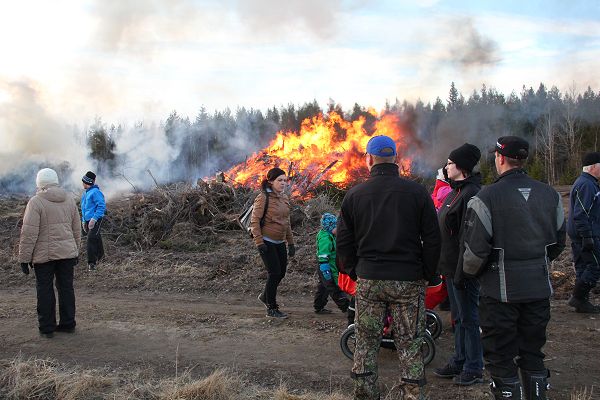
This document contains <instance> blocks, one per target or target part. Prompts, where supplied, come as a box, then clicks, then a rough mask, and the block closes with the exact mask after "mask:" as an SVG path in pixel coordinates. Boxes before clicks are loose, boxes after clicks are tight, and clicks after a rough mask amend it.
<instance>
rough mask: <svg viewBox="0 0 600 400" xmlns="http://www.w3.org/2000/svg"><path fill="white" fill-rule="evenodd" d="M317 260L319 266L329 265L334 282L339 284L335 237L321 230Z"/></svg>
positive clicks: (318, 238)
mask: <svg viewBox="0 0 600 400" xmlns="http://www.w3.org/2000/svg"><path fill="white" fill-rule="evenodd" d="M317 260H318V262H319V264H324V263H328V264H329V267H330V268H331V275H332V276H333V281H334V282H335V284H336V285H337V283H338V269H337V266H336V265H335V236H333V234H331V233H329V232H327V231H326V230H324V229H321V230H320V231H319V233H318V234H317Z"/></svg>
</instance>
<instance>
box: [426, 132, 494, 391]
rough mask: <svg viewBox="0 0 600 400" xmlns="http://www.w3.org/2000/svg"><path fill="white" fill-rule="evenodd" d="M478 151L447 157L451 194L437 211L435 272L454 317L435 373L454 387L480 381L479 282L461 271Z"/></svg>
mask: <svg viewBox="0 0 600 400" xmlns="http://www.w3.org/2000/svg"><path fill="white" fill-rule="evenodd" d="M480 158H481V151H480V150H479V149H478V148H477V147H476V146H474V145H472V144H469V143H465V144H464V145H462V146H460V147H459V148H457V149H454V150H453V151H452V152H451V153H450V155H449V156H448V163H447V164H446V173H447V175H448V179H449V181H450V187H452V191H451V192H450V194H449V195H448V197H446V199H445V200H444V203H443V204H442V206H441V207H440V210H439V212H438V218H439V223H440V230H441V236H442V252H441V255H440V263H439V265H438V272H439V273H441V274H442V275H444V276H445V277H446V281H447V286H448V298H449V299H450V309H451V311H452V316H453V318H454V354H453V355H452V357H451V358H450V360H449V361H448V363H447V364H446V365H445V366H444V367H441V368H437V369H435V371H434V374H435V375H437V376H439V377H441V378H454V383H456V384H457V385H463V386H466V385H472V384H474V383H481V382H483V375H482V373H483V350H482V348H481V337H480V335H479V312H478V310H477V307H478V306H479V283H478V282H477V280H476V279H468V278H465V276H464V274H463V271H462V254H461V251H460V249H461V248H463V246H464V244H463V231H464V217H465V214H466V210H467V203H468V202H469V200H471V198H472V197H473V196H475V195H476V194H477V192H479V189H481V174H480V173H478V172H476V173H473V169H474V168H475V166H476V165H477V164H478V163H479V159H480Z"/></svg>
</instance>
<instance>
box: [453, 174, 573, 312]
mask: <svg viewBox="0 0 600 400" xmlns="http://www.w3.org/2000/svg"><path fill="white" fill-rule="evenodd" d="M565 239H566V234H565V218H564V209H563V205H562V201H561V198H560V195H559V194H558V193H557V192H556V191H555V190H554V189H553V188H552V187H550V186H548V185H546V184H544V183H541V182H538V181H536V180H535V179H532V178H530V177H529V176H527V174H526V173H525V171H523V170H522V169H512V170H510V171H507V172H505V173H504V174H502V175H500V177H498V179H497V180H496V182H494V183H493V184H491V185H489V186H486V187H484V188H483V189H481V191H480V192H479V193H478V194H477V195H476V196H475V197H473V198H472V199H471V201H469V204H468V206H467V215H466V222H465V233H464V246H465V251H464V255H463V257H464V260H463V270H464V272H465V274H469V275H478V276H479V282H480V284H481V295H482V296H488V297H491V298H494V299H496V300H498V301H501V302H506V303H512V302H528V301H535V300H541V299H547V298H548V297H550V295H551V294H552V285H551V283H550V277H549V272H548V263H549V262H550V261H551V260H553V259H555V258H556V257H558V255H559V254H560V253H561V252H562V251H563V249H564V248H565Z"/></svg>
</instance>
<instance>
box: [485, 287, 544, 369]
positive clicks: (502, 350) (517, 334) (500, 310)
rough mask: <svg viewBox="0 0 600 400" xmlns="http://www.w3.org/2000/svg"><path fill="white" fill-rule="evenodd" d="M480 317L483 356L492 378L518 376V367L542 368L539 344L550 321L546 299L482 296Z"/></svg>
mask: <svg viewBox="0 0 600 400" xmlns="http://www.w3.org/2000/svg"><path fill="white" fill-rule="evenodd" d="M479 318H480V322H481V329H482V336H481V341H482V344H483V357H484V359H485V362H486V368H487V369H488V370H489V371H490V374H491V375H492V377H497V378H514V377H517V376H518V375H517V372H518V368H521V369H524V370H528V371H542V370H545V367H544V357H545V355H544V353H542V347H544V344H546V327H547V326H548V322H549V321H550V300H549V299H543V300H537V301H532V302H528V303H502V302H500V301H498V300H495V299H492V298H491V297H481V299H480V302H479ZM515 360H516V361H515Z"/></svg>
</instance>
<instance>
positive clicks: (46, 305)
mask: <svg viewBox="0 0 600 400" xmlns="http://www.w3.org/2000/svg"><path fill="white" fill-rule="evenodd" d="M76 264H77V259H76V258H71V259H66V260H56V261H49V262H47V263H43V264H35V266H34V269H35V280H36V289H37V315H38V322H39V329H40V332H42V333H49V332H54V330H55V329H56V298H55V296H54V278H56V291H57V292H58V312H59V316H60V326H62V327H65V328H74V327H75V290H74V289H73V268H74V267H75V265H76Z"/></svg>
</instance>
